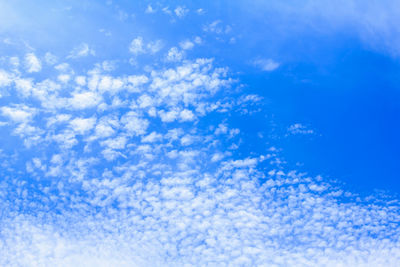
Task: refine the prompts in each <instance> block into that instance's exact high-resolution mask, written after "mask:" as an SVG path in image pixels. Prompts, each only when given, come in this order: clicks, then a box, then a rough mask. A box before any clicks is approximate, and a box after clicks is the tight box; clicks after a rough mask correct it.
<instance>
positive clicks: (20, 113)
mask: <svg viewBox="0 0 400 267" xmlns="http://www.w3.org/2000/svg"><path fill="white" fill-rule="evenodd" d="M0 110H1V113H2V114H3V116H6V117H8V118H9V119H10V120H12V121H14V122H17V123H25V122H28V121H30V120H31V119H32V118H33V116H34V115H35V113H36V110H35V109H33V108H29V107H27V106H24V105H20V106H15V107H1V108H0Z"/></svg>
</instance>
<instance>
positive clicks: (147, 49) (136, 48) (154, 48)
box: [129, 36, 164, 55]
mask: <svg viewBox="0 0 400 267" xmlns="http://www.w3.org/2000/svg"><path fill="white" fill-rule="evenodd" d="M163 46H164V45H163V42H162V41H161V40H156V41H153V42H149V43H148V44H147V45H146V44H145V42H144V41H143V37H141V36H139V37H136V38H135V39H133V40H132V41H131V43H130V45H129V51H130V52H131V53H132V54H134V55H139V54H146V53H149V54H155V53H157V52H158V51H160V50H161V49H162V48H163Z"/></svg>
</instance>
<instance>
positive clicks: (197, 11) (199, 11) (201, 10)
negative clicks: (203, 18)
mask: <svg viewBox="0 0 400 267" xmlns="http://www.w3.org/2000/svg"><path fill="white" fill-rule="evenodd" d="M196 13H197V14H199V15H203V14H204V13H205V11H204V9H202V8H199V9H197V10H196Z"/></svg>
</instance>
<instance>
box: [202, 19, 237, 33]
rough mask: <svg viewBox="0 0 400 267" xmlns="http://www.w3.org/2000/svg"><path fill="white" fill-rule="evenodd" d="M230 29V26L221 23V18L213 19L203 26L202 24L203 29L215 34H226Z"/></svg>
mask: <svg viewBox="0 0 400 267" xmlns="http://www.w3.org/2000/svg"><path fill="white" fill-rule="evenodd" d="M231 30H232V28H231V26H229V25H226V26H224V25H223V24H222V21H221V20H215V21H213V22H211V23H209V24H207V25H205V26H203V31H205V32H211V33H216V34H227V33H229V32H230V31H231Z"/></svg>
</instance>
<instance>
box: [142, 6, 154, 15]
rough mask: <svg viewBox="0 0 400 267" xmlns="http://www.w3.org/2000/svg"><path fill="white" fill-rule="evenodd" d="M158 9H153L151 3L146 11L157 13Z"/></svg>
mask: <svg viewBox="0 0 400 267" xmlns="http://www.w3.org/2000/svg"><path fill="white" fill-rule="evenodd" d="M155 12H156V11H155V10H154V9H153V7H152V6H151V5H148V6H147V8H146V11H145V13H147V14H151V13H155Z"/></svg>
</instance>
